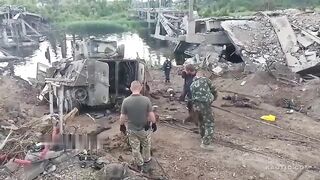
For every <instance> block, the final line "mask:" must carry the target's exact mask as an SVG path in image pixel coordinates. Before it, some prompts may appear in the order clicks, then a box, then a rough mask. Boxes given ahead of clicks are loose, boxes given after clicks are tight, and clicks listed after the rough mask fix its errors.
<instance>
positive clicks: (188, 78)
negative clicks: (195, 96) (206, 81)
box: [179, 64, 196, 101]
mask: <svg viewBox="0 0 320 180" xmlns="http://www.w3.org/2000/svg"><path fill="white" fill-rule="evenodd" d="M181 76H182V78H183V79H184V85H183V92H182V94H181V96H180V98H179V100H180V101H185V97H186V96H187V97H188V100H191V91H190V86H191V83H192V81H193V78H194V77H195V76H196V71H195V68H194V66H193V65H192V64H187V65H186V66H185V68H184V70H183V71H182V74H181Z"/></svg>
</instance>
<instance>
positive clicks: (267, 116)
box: [260, 114, 276, 122]
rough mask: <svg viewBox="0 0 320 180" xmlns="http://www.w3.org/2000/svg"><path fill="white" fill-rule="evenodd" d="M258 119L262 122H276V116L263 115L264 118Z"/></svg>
mask: <svg viewBox="0 0 320 180" xmlns="http://www.w3.org/2000/svg"><path fill="white" fill-rule="evenodd" d="M260 118H261V119H262V120H265V121H271V122H274V121H276V116H274V115H271V114H269V115H265V116H261V117H260Z"/></svg>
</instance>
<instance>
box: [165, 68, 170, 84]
mask: <svg viewBox="0 0 320 180" xmlns="http://www.w3.org/2000/svg"><path fill="white" fill-rule="evenodd" d="M164 75H165V76H166V81H170V70H164Z"/></svg>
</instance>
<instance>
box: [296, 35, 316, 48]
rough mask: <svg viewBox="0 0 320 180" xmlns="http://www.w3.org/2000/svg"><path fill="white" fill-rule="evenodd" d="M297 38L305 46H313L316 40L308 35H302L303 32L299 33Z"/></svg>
mask: <svg viewBox="0 0 320 180" xmlns="http://www.w3.org/2000/svg"><path fill="white" fill-rule="evenodd" d="M297 40H298V42H299V43H300V44H301V45H302V46H303V47H305V48H307V47H309V46H311V45H312V44H313V43H314V42H315V41H314V40H312V39H311V38H309V37H307V36H305V35H301V34H298V36H297Z"/></svg>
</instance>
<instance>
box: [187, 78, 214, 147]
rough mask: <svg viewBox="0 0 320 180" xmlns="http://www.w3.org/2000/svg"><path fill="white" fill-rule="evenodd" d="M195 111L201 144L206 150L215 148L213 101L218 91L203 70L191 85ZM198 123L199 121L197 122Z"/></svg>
mask: <svg viewBox="0 0 320 180" xmlns="http://www.w3.org/2000/svg"><path fill="white" fill-rule="evenodd" d="M190 89H191V95H192V106H193V111H194V112H193V113H194V114H195V117H196V119H197V120H198V121H199V128H200V135H201V139H202V140H201V145H200V147H201V148H203V149H206V150H213V146H212V139H213V130H214V117H213V114H212V113H213V112H212V109H211V103H212V102H213V101H214V100H216V98H217V91H216V89H215V87H214V86H213V85H212V82H211V81H210V79H208V78H207V77H204V75H203V74H202V73H201V72H198V73H197V76H196V77H195V79H194V81H193V82H192V84H191V86H190ZM196 123H197V122H196Z"/></svg>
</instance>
